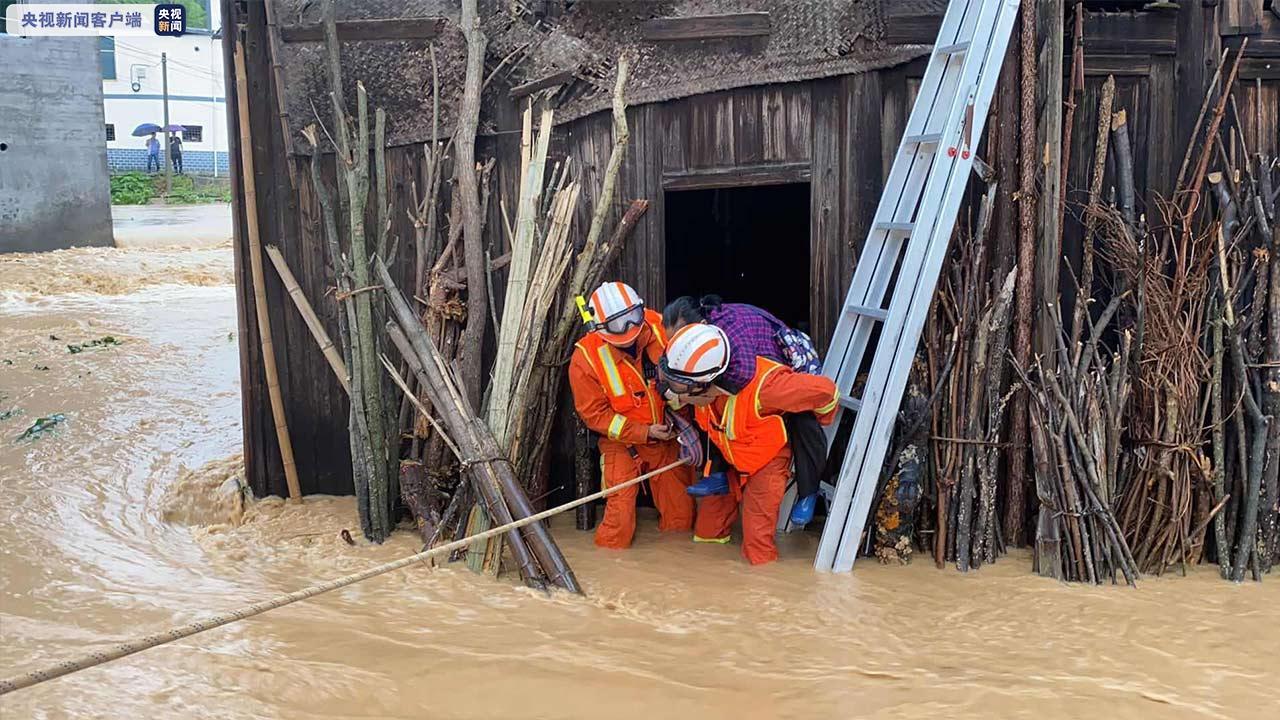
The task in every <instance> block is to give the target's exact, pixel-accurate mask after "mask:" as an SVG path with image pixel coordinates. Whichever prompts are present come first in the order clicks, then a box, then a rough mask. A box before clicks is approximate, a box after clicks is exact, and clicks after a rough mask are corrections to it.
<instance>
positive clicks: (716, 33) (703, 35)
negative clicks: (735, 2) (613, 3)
mask: <svg viewBox="0 0 1280 720" xmlns="http://www.w3.org/2000/svg"><path fill="white" fill-rule="evenodd" d="M770 31H771V23H770V20H769V13H767V12H744V13H724V14H719V15H689V16H685V17H670V18H654V19H653V20H646V21H645V22H643V23H641V25H640V37H641V39H644V40H648V41H650V42H671V41H675V40H707V39H713V38H731V37H754V36H757V35H768V34H769V32H770Z"/></svg>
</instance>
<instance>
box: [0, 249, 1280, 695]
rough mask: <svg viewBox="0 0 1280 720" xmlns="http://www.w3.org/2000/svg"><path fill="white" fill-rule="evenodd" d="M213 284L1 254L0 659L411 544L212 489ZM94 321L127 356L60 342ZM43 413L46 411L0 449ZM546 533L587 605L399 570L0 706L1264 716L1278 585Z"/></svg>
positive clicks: (338, 506) (232, 362)
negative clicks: (44, 421)
mask: <svg viewBox="0 0 1280 720" xmlns="http://www.w3.org/2000/svg"><path fill="white" fill-rule="evenodd" d="M140 263H146V264H147V267H149V268H152V270H150V271H146V272H139V271H138V266H139V264H140ZM229 281H230V258H229V252H228V251H226V250H225V249H223V250H221V251H212V252H210V251H195V252H192V251H159V250H158V251H150V250H148V251H143V250H131V251H124V252H122V251H111V250H107V251H72V252H71V253H69V254H51V255H48V256H44V257H38V258H37V257H33V256H23V257H18V258H2V259H0V359H4V360H11V361H12V364H11V365H10V364H3V365H0V412H4V411H7V410H11V409H17V410H19V413H18V414H16V415H15V416H13V417H9V418H7V419H4V420H2V421H0V435H2V437H0V676H7V675H10V674H13V673H15V672H18V671H20V670H25V669H28V668H30V667H31V666H35V665H44V664H47V663H49V662H51V661H57V660H60V659H64V658H70V657H73V656H77V655H79V654H81V653H82V652H84V651H86V650H89V649H92V648H94V647H95V646H101V645H106V644H109V643H110V642H111V641H113V640H115V639H118V638H124V637H134V636H137V635H142V634H147V633H150V632H153V631H155V630H159V629H162V628H165V627H167V626H169V625H172V624H176V623H182V622H187V621H190V620H192V619H195V618H197V617H199V616H201V615H204V614H208V613H210V612H213V611H217V610H223V609H228V608H233V607H236V606H239V605H241V604H244V603H246V602H250V601H253V600H257V599H261V598H264V597H268V596H272V595H275V594H278V593H282V592H286V591H289V590H293V589H296V588H298V587H301V586H304V585H307V584H309V583H311V582H313V581H318V580H321V579H326V578H330V577H333V576H335V575H338V574H342V573H346V572H350V571H352V570H355V569H359V568H362V567H366V566H368V565H370V564H374V563H378V562H381V561H385V560H388V559H392V558H396V557H399V556H402V555H405V554H408V553H411V552H413V551H415V550H416V549H417V546H416V545H415V543H414V541H413V538H412V536H411V535H410V534H409V533H407V532H406V533H400V534H398V535H397V536H396V537H395V538H394V539H393V540H392V541H391V542H388V543H387V544H386V545H384V546H382V547H370V546H364V545H362V546H359V547H349V546H347V545H346V544H344V543H343V542H342V541H341V540H340V539H339V538H338V533H339V531H340V530H341V529H343V528H355V527H357V523H356V520H355V509H354V503H353V502H352V501H351V499H350V498H314V499H308V500H307V501H306V502H305V503H304V504H302V505H301V506H286V505H284V504H283V503H281V502H279V501H276V500H268V501H262V502H256V503H253V502H250V503H247V504H246V503H244V502H243V501H242V499H241V497H240V496H239V495H238V494H237V493H238V490H237V488H238V485H237V480H236V478H237V477H238V459H237V458H236V457H235V453H236V452H238V449H239V443H240V439H241V436H240V420H239V399H238V385H239V375H238V369H237V364H236V363H237V353H236V339H235V312H234V305H233V291H232V288H231V287H230V286H229V285H228V284H227V283H228V282H229ZM103 293H107V294H103ZM50 335H54V336H56V337H57V338H58V339H57V340H52V339H50V337H49V336H50ZM103 335H113V336H115V337H116V338H118V339H121V340H122V341H123V343H124V344H123V345H121V346H118V347H108V348H103V349H93V350H87V351H85V352H82V353H78V354H70V353H68V352H67V349H66V345H67V344H69V343H78V342H83V341H87V340H91V339H94V338H97V337H101V336H103ZM37 366H39V367H48V369H47V370H42V369H37ZM53 412H61V413H64V414H65V415H66V418H67V421H66V422H65V424H63V425H62V426H61V427H59V428H57V429H56V430H55V431H53V432H52V433H50V434H48V435H47V436H45V437H42V438H40V439H38V440H35V441H24V442H15V440H14V439H15V438H16V437H17V436H18V435H19V434H20V433H21V432H22V430H23V429H25V428H26V427H27V426H28V425H30V424H31V422H33V421H34V419H35V418H36V417H39V416H41V415H46V414H49V413H53ZM566 520H568V519H567V518H566ZM357 534H358V533H357ZM557 538H558V539H559V540H560V542H561V543H562V544H563V546H564V548H565V552H566V554H567V555H568V558H569V560H570V561H571V562H572V564H573V566H574V568H575V570H576V571H577V573H578V576H579V578H581V579H582V580H583V581H584V583H585V585H586V588H587V591H588V596H587V597H586V598H577V597H568V596H564V595H554V596H550V597H547V596H542V595H539V594H537V593H534V592H531V591H528V590H526V589H524V588H521V587H516V586H514V585H513V584H511V583H510V582H500V583H494V582H493V581H491V580H488V579H485V578H480V577H476V576H474V575H471V574H470V573H468V572H466V570H465V569H453V568H444V569H437V570H427V569H425V568H423V569H415V570H409V571H400V572H397V573H393V574H390V575H386V576H382V577H379V578H375V579H373V580H369V581H366V582H364V583H360V584H358V585H356V586H353V587H350V588H347V589H344V590H340V591H336V592H334V593H330V594H328V595H324V596H321V597H319V598H315V599H312V600H307V601H304V602H301V603H297V604H294V605H291V606H289V607H286V608H282V609H279V610H274V611H271V612H269V613H267V614H265V615H261V616H258V617H256V618H252V619H250V620H247V621H243V622H239V623H236V624H234V625H231V626H228V627H225V628H220V629H216V630H213V631H210V632H207V633H204V634H202V635H198V636H196V637H194V638H189V639H186V640H183V641H180V642H177V643H174V644H171V645H167V646H164V647H161V648H157V649H153V650H148V651H145V652H143V653H141V654H139V655H134V656H132V657H130V658H126V659H124V660H121V661H117V662H114V663H110V664H107V665H104V666H101V667H97V668H93V669H90V670H87V671H84V672H81V673H77V674H75V675H72V676H69V677H66V678H62V679H60V680H55V681H52V682H48V683H45V684H43V685H39V686H37V687H34V688H31V689H28V690H24V691H20V692H18V693H14V694H11V695H8V696H5V697H4V698H0V717H2V718H4V719H5V720H9V719H10V718H15V719H16V718H129V717H134V718H211V717H217V718H422V717H442V718H507V717H512V718H517V717H518V718H526V717H527V718H642V719H644V720H652V718H656V717H660V718H666V717H689V718H773V717H795V718H809V717H883V718H895V719H900V718H1006V717H1028V718H1031V717H1034V718H1077V717H1084V716H1086V715H1087V716H1106V717H1114V718H1193V717H1194V718H1271V717H1276V716H1277V705H1278V704H1280V703H1278V700H1277V693H1278V692H1280V663H1278V661H1277V658H1280V652H1278V648H1280V578H1273V579H1269V580H1268V581H1267V582H1266V583H1263V584H1261V585H1257V584H1248V585H1243V586H1233V585H1230V584H1227V583H1224V582H1221V581H1220V580H1218V579H1217V578H1216V576H1215V574H1214V573H1213V572H1212V571H1211V570H1205V569H1199V570H1196V571H1194V572H1193V573H1192V575H1191V577H1188V578H1178V577H1172V576H1171V577H1166V578H1153V579H1148V580H1146V581H1144V582H1143V583H1142V584H1141V586H1140V588H1139V589H1138V590H1136V591H1135V590H1130V589H1127V588H1123V587H1104V588H1085V587H1069V586H1065V585H1060V584H1058V583H1055V582H1052V581H1047V580H1043V579H1040V578H1036V577H1033V576H1031V575H1030V574H1029V572H1028V567H1029V562H1028V561H1027V558H1026V556H1021V555H1020V556H1014V557H1010V558H1005V559H1002V560H1001V561H1000V562H999V563H998V564H997V565H996V566H994V567H988V568H984V569H982V570H981V571H979V572H975V573H972V574H970V575H968V576H961V575H959V574H957V573H956V572H954V571H952V570H946V571H938V570H936V569H934V568H933V567H932V565H931V564H929V563H927V562H917V563H916V564H914V565H912V566H910V567H906V568H897V567H882V566H878V565H876V564H874V563H873V562H867V561H865V560H864V561H862V562H860V563H859V565H858V567H857V569H856V570H855V571H854V573H853V574H852V575H847V576H831V575H818V574H815V573H814V572H813V571H812V570H811V567H810V564H809V563H810V560H811V558H812V551H813V548H814V545H815V542H814V540H815V538H814V537H813V536H811V535H801V536H798V537H791V538H788V539H787V541H786V542H785V543H784V545H783V550H782V556H783V560H782V561H781V562H779V563H777V564H775V565H772V566H768V567H764V568H756V569H752V568H749V567H748V566H746V565H745V564H744V563H743V562H742V560H741V559H740V558H739V556H738V547H737V546H736V545H735V546H729V547H706V546H694V545H692V544H691V543H689V542H688V539H687V538H684V537H671V536H666V537H663V536H659V535H658V534H657V533H656V532H655V531H654V530H653V519H652V518H651V517H650V518H648V520H647V522H645V523H643V524H642V531H641V533H640V535H639V536H638V537H637V540H636V546H635V547H634V548H633V549H632V550H631V551H629V552H625V553H613V552H607V551H601V550H597V549H596V548H595V547H594V546H593V545H592V544H591V536H590V535H589V534H586V533H579V532H577V531H575V530H574V529H573V528H572V525H571V521H568V522H561V523H558V524H557Z"/></svg>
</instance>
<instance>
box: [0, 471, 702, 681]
mask: <svg viewBox="0 0 1280 720" xmlns="http://www.w3.org/2000/svg"><path fill="white" fill-rule="evenodd" d="M683 464H684V461H682V460H677V461H675V462H673V463H671V464H669V465H663V466H662V467H660V468H658V469H657V470H650V471H649V472H647V473H645V474H643V475H640V476H638V477H634V478H631V479H630V480H627V481H626V482H623V483H619V484H617V485H614V486H613V487H609V488H606V489H604V490H601V491H600V492H597V493H593V494H591V495H588V496H586V497H581V498H578V499H577V500H571V501H569V502H567V503H565V504H563V505H560V506H558V507H554V508H551V509H549V510H543V511H542V512H540V513H536V514H534V515H530V516H529V517H526V518H521V519H520V520H514V521H512V522H509V523H507V524H505V525H500V526H498V527H495V528H491V529H489V530H486V531H484V532H482V533H479V534H477V535H472V536H470V537H464V538H462V539H461V540H454V541H453V542H450V543H445V544H444V545H440V546H438V547H433V548H430V549H428V550H423V551H422V552H419V553H414V554H413V555H409V556H408V557H403V558H400V559H399V560H392V561H391V562H387V563H383V564H381V565H377V566H374V567H371V568H369V569H367V570H361V571H360V572H355V573H351V574H350V575H344V576H342V577H340V578H335V579H333V580H328V581H325V582H322V583H317V584H315V585H311V586H309V587H305V588H302V589H301V590H295V591H293V592H291V593H288V594H286V595H280V596H277V597H274V598H271V599H270V600H263V601H261V602H256V603H253V604H250V605H245V606H243V607H239V608H236V609H234V610H228V611H225V612H221V613H218V614H216V615H210V616H208V617H204V618H201V619H199V620H196V621H195V622H190V623H187V624H185V625H179V626H177V627H173V628H170V629H168V630H166V631H163V632H157V633H152V634H151V635H147V636H145V637H142V638H138V639H136V640H130V641H125V642H121V643H116V644H115V645H113V646H111V647H110V648H108V649H105V650H94V651H93V652H90V653H86V654H85V655H84V656H83V657H80V658H77V659H74V660H64V661H62V662H60V663H57V664H55V665H50V666H48V667H45V668H41V669H39V670H33V671H29V672H26V673H22V674H20V675H15V676H13V677H8V678H4V679H2V680H0V695H7V694H9V693H11V692H14V691H16V690H22V689H24V688H29V687H31V686H32V685H38V684H40V683H42V682H47V681H49V680H53V679H55V678H60V677H62V676H64V675H70V674H71V673H74V672H79V671H81V670H86V669H88V668H91V667H96V666H98V665H102V664H104V663H108V662H111V661H112V660H119V659H120V658H123V657H128V656H129V655H133V654H134V653H139V652H142V651H143V650H147V649H149V648H153V647H157V646H160V645H166V644H168V643H171V642H174V641H175V640H181V639H182V638H185V637H190V636H192V635H196V634H198V633H202V632H204V631H206V630H212V629H213V628H216V627H222V626H223V625H230V624H231V623H233V622H236V621H237V620H244V619H245V618H249V617H253V616H254V615H261V614H262V613H264V612H267V611H268V610H275V609H276V608H280V607H284V606H285V605H292V604H293V603H296V602H298V601H299V600H306V599H307V598H312V597H315V596H316V595H320V594H321V593H327V592H329V591H330V590H337V589H339V588H344V587H347V586H348V585H354V584H356V583H358V582H360V581H362V580H368V579H369V578H373V577H377V576H379V575H385V574H386V573H389V572H392V571H395V570H402V569H404V568H407V567H409V566H410V565H416V564H418V563H422V562H425V561H427V560H430V559H432V558H436V557H440V556H442V555H445V556H447V555H448V554H449V553H452V552H453V551H455V550H461V549H462V548H464V547H467V546H468V545H470V544H471V543H473V542H478V541H481V540H487V539H489V538H492V537H497V536H499V535H502V534H503V533H507V532H511V531H513V530H519V529H520V528H523V527H526V526H528V525H532V524H534V523H538V522H542V521H543V520H546V519H548V518H552V517H555V516H556V515H559V514H560V513H562V512H567V511H569V510H572V509H574V508H576V507H578V506H580V505H585V504H587V503H589V502H595V501H596V500H599V499H601V498H606V497H609V496H610V495H612V494H614V493H616V492H621V491H622V490H625V489H627V488H629V487H633V486H635V485H638V484H640V483H642V482H644V481H645V480H648V479H649V478H652V477H657V476H658V475H661V474H662V473H665V472H667V471H669V470H673V469H675V468H677V467H680V466H681V465H683Z"/></svg>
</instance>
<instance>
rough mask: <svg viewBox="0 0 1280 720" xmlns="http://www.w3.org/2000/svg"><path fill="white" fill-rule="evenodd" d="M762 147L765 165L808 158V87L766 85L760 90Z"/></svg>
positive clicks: (800, 160) (804, 85)
mask: <svg viewBox="0 0 1280 720" xmlns="http://www.w3.org/2000/svg"><path fill="white" fill-rule="evenodd" d="M760 102H761V109H760V113H761V130H762V137H761V145H762V149H763V152H762V157H761V159H762V160H764V161H765V162H769V161H778V162H802V161H806V160H808V159H809V157H810V145H809V141H810V119H809V87H808V85H807V84H799V83H797V84H794V85H769V86H766V87H765V88H764V89H763V90H762V91H761V96H760Z"/></svg>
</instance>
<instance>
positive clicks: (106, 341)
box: [67, 335, 124, 355]
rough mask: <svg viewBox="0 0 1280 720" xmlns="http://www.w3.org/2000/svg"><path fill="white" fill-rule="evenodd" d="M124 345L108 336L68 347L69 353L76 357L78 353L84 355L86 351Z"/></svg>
mask: <svg viewBox="0 0 1280 720" xmlns="http://www.w3.org/2000/svg"><path fill="white" fill-rule="evenodd" d="M123 344H124V343H122V342H120V341H119V340H117V339H115V338H114V337H112V336H111V335H106V336H104V337H100V338H98V339H97V340H90V341H89V342H82V343H76V344H75V345H68V346H67V352H69V353H71V354H72V355H75V354H76V353H82V352H84V351H85V350H88V349H89V348H102V347H112V346H114V345H123Z"/></svg>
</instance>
